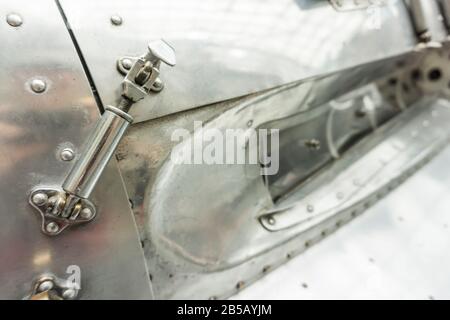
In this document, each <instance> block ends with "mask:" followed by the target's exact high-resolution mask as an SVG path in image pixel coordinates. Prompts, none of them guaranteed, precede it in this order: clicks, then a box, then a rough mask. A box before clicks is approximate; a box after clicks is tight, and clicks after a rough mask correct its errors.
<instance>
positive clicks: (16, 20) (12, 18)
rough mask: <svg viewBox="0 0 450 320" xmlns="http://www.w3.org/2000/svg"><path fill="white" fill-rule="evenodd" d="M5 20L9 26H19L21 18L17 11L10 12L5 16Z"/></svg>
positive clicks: (21, 21)
mask: <svg viewBox="0 0 450 320" xmlns="http://www.w3.org/2000/svg"><path fill="white" fill-rule="evenodd" d="M6 22H8V24H9V25H10V26H11V27H19V26H21V25H22V23H23V20H22V17H21V16H19V15H18V14H17V13H10V14H8V15H7V16H6Z"/></svg>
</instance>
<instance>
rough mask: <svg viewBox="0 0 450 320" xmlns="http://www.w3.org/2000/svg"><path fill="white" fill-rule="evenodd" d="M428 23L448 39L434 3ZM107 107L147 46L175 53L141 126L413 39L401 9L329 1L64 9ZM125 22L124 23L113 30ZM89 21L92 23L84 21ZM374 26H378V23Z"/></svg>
mask: <svg viewBox="0 0 450 320" xmlns="http://www.w3.org/2000/svg"><path fill="white" fill-rule="evenodd" d="M427 2H430V3H429V4H428V5H427V8H426V9H427V10H426V16H427V18H428V19H429V21H430V30H431V34H432V38H433V40H434V41H440V40H443V39H444V38H445V36H446V34H445V31H444V28H443V25H442V23H440V22H439V21H437V17H438V15H439V13H438V9H437V6H436V3H435V2H434V0H433V1H427ZM61 5H62V8H63V10H64V12H65V13H66V15H67V18H68V23H69V24H70V26H71V28H72V30H73V32H74V35H75V38H76V40H77V41H78V43H79V45H80V47H81V50H82V53H83V56H84V58H85V59H86V63H87V65H88V67H89V69H90V71H91V73H92V77H93V79H94V82H95V84H96V87H97V89H98V92H99V95H100V98H101V99H102V101H103V104H105V105H107V104H111V105H115V104H116V103H117V101H116V99H117V90H116V88H117V85H118V84H119V83H120V81H121V79H122V78H121V75H120V74H119V73H118V72H117V71H116V70H115V68H113V66H115V65H116V61H117V59H119V58H121V57H125V56H136V55H138V54H140V53H141V51H142V47H143V45H144V44H146V43H147V42H148V41H150V40H154V39H159V38H164V39H165V40H168V41H169V43H171V45H172V46H173V47H174V48H176V50H177V54H178V66H177V68H174V69H168V68H164V75H163V76H162V80H163V82H164V83H165V84H166V89H165V90H163V92H161V93H160V94H159V95H158V96H157V97H154V98H153V99H148V100H145V101H141V102H140V103H138V104H137V105H136V106H135V108H134V109H133V111H132V115H133V117H134V118H135V121H136V122H140V121H144V120H148V119H152V118H156V117H161V116H163V115H167V114H172V113H175V112H179V111H183V110H188V109H190V108H194V107H198V106H202V105H207V104H210V103H214V102H218V101H223V100H227V99H231V98H235V97H238V96H243V95H246V94H249V93H254V92H257V91H260V90H264V89H268V88H272V87H275V86H279V85H282V84H286V83H289V82H293V81H297V80H300V79H307V78H311V77H313V76H318V75H324V74H329V73H332V72H335V71H338V70H344V69H346V68H349V67H353V66H355V65H360V64H364V63H368V62H373V61H377V60H380V59H385V58H387V57H393V56H396V55H400V54H404V53H406V52H408V51H410V50H412V49H413V48H414V47H415V45H416V43H417V38H416V35H415V31H414V29H413V25H412V23H411V21H410V15H409V12H408V9H407V8H406V6H405V4H404V2H403V1H400V0H391V1H388V3H387V4H386V5H385V6H382V7H380V8H379V11H377V12H376V13H375V14H374V13H373V12H372V11H370V10H369V11H368V10H366V9H362V10H353V11H347V12H340V11H336V10H335V9H334V8H333V6H332V5H331V3H330V2H329V1H311V0H270V1H259V0H248V1H236V0H227V1H214V0H207V1H205V0H185V1H175V0H171V1H157V0H150V1H149V0H142V1H139V0H137V1H126V0H114V1H110V0H107V1H106V0H99V1H77V2H74V1H70V0H69V1H67V0H62V1H61ZM115 14H117V15H119V16H120V17H121V18H122V23H121V24H120V25H119V26H117V25H112V24H111V22H110V17H111V16H112V15H115ZM87 16H89V19H86V17H87ZM374 19H375V20H374Z"/></svg>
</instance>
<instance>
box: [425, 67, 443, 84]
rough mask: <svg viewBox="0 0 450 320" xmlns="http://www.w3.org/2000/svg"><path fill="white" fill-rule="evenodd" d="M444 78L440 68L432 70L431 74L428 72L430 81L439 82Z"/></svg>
mask: <svg viewBox="0 0 450 320" xmlns="http://www.w3.org/2000/svg"><path fill="white" fill-rule="evenodd" d="M441 78H442V72H441V70H440V69H438V68H434V69H431V70H430V72H428V79H430V81H438V80H439V79H441Z"/></svg>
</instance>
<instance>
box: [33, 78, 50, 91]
mask: <svg viewBox="0 0 450 320" xmlns="http://www.w3.org/2000/svg"><path fill="white" fill-rule="evenodd" d="M30 87H31V90H33V91H34V92H36V93H42V92H44V91H45V89H46V88H47V84H46V83H45V81H44V80H41V79H33V80H32V81H31V84H30Z"/></svg>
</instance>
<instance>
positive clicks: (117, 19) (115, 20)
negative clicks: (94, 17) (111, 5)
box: [111, 14, 122, 26]
mask: <svg viewBox="0 0 450 320" xmlns="http://www.w3.org/2000/svg"><path fill="white" fill-rule="evenodd" d="M111 23H112V24H113V25H115V26H120V25H121V24H122V17H121V16H118V15H116V14H115V15H113V16H112V17H111Z"/></svg>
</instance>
